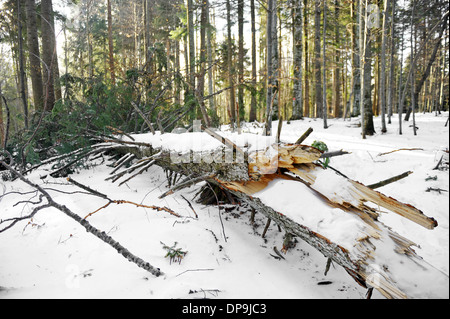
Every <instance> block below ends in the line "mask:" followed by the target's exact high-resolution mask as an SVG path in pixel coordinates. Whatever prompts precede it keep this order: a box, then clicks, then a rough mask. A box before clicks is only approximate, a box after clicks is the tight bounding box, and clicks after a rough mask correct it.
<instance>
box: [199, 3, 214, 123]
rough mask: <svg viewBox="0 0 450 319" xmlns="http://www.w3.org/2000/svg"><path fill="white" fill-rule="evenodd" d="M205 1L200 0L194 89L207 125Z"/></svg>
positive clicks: (209, 121)
mask: <svg viewBox="0 0 450 319" xmlns="http://www.w3.org/2000/svg"><path fill="white" fill-rule="evenodd" d="M207 14H208V13H207V3H206V1H203V2H202V5H201V18H200V74H199V77H198V87H197V90H196V95H197V100H198V103H199V107H200V111H201V112H202V116H203V120H204V123H205V125H206V126H207V127H210V126H211V120H210V118H209V116H208V112H207V111H206V106H205V100H204V98H203V96H204V93H205V75H206V28H207V27H208V26H207V19H208V18H207Z"/></svg>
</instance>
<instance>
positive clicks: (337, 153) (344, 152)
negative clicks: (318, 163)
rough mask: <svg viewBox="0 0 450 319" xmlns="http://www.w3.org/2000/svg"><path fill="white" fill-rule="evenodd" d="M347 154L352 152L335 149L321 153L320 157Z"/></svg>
mask: <svg viewBox="0 0 450 319" xmlns="http://www.w3.org/2000/svg"><path fill="white" fill-rule="evenodd" d="M346 154H350V153H349V152H347V151H343V150H340V151H333V152H327V153H323V154H322V155H320V158H329V157H335V156H340V155H346Z"/></svg>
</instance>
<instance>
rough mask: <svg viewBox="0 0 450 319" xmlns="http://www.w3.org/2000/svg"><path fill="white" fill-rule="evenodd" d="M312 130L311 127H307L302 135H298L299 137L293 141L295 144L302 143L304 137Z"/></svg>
mask: <svg viewBox="0 0 450 319" xmlns="http://www.w3.org/2000/svg"><path fill="white" fill-rule="evenodd" d="M312 131H313V129H312V127H310V128H309V129H307V130H306V132H305V133H303V135H302V136H300V138H299V139H298V140H297V142H295V144H302V143H303V141H304V140H306V138H307V137H308V136H309V135H310V134H311V133H312Z"/></svg>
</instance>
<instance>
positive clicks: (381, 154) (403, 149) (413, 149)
mask: <svg viewBox="0 0 450 319" xmlns="http://www.w3.org/2000/svg"><path fill="white" fill-rule="evenodd" d="M399 151H423V148H399V149H398V150H394V151H390V152H386V153H380V154H378V155H377V156H383V155H387V154H390V153H394V152H399Z"/></svg>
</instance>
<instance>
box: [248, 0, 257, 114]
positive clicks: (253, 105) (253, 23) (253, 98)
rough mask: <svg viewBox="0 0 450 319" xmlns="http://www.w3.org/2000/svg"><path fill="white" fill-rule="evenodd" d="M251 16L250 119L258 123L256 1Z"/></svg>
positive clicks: (252, 0) (251, 5)
mask: <svg viewBox="0 0 450 319" xmlns="http://www.w3.org/2000/svg"><path fill="white" fill-rule="evenodd" d="M250 16H251V28H252V80H251V83H252V92H251V102H250V117H249V121H250V122H254V121H256V107H257V105H256V103H257V102H256V76H257V75H256V72H257V69H256V19H255V0H250Z"/></svg>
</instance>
